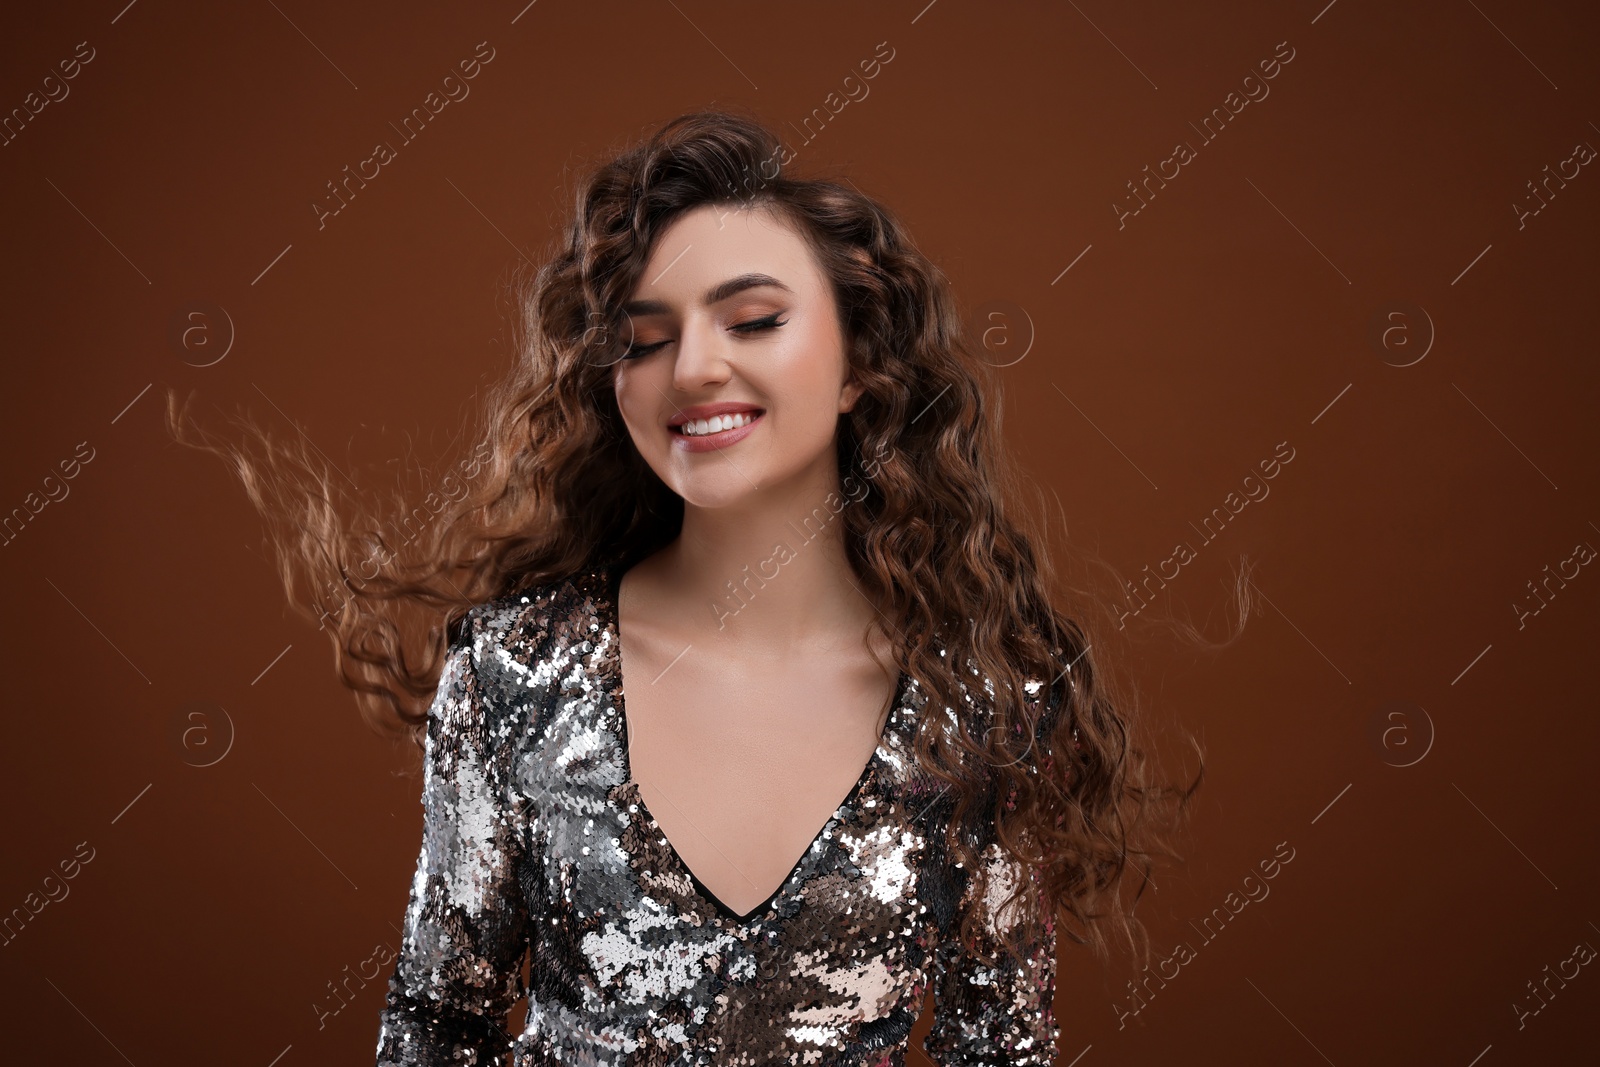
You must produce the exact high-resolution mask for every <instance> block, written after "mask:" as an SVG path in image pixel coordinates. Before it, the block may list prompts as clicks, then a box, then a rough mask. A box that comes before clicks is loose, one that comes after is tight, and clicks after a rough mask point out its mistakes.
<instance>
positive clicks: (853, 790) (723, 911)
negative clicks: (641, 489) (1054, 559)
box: [598, 565, 909, 923]
mask: <svg viewBox="0 0 1600 1067" xmlns="http://www.w3.org/2000/svg"><path fill="white" fill-rule="evenodd" d="M622 573H623V572H622V568H621V567H620V566H617V565H612V566H608V567H605V568H603V582H602V584H603V587H604V588H603V591H602V592H601V595H600V597H599V598H598V601H599V608H600V622H601V625H602V626H603V627H604V629H605V630H606V632H607V636H609V638H610V641H611V651H610V654H609V656H608V657H607V670H606V676H605V682H606V689H607V694H608V695H609V696H610V698H611V707H612V710H613V711H614V712H615V714H616V722H617V742H618V744H619V746H620V747H621V750H622V782H623V788H624V789H625V790H626V791H627V793H628V796H629V797H630V799H631V801H632V803H633V804H634V805H636V806H637V807H638V811H637V813H636V814H638V815H639V816H640V817H641V821H643V822H645V823H646V824H648V825H649V827H650V828H651V830H653V831H654V832H655V834H656V837H657V839H658V840H660V842H661V843H662V844H663V845H665V846H666V849H667V853H668V855H669V856H670V857H671V860H672V862H673V863H674V864H675V865H676V866H677V868H678V870H679V871H680V872H682V873H683V874H685V875H687V876H688V877H689V881H690V883H691V884H692V885H693V886H694V889H695V892H696V893H697V894H698V895H699V896H700V898H701V899H702V900H704V901H705V902H706V903H708V904H710V905H711V906H712V908H714V909H715V910H716V912H717V914H718V915H719V916H721V917H722V918H724V919H730V920H732V921H734V922H737V923H746V922H749V921H750V920H752V919H754V918H756V917H757V916H758V915H760V916H762V917H765V915H766V913H768V912H770V911H771V910H772V909H773V908H775V907H776V906H777V902H778V898H779V897H780V896H781V895H782V894H783V891H784V890H785V889H786V888H788V886H789V883H790V882H792V881H793V880H794V877H795V875H796V874H797V873H799V871H800V868H801V866H802V865H804V863H805V862H806V857H807V856H810V855H811V854H812V853H813V852H814V851H815V850H816V849H817V847H818V843H819V842H831V841H832V840H833V835H832V830H833V829H834V827H835V826H836V825H837V824H838V823H839V821H840V819H841V818H842V817H843V816H844V814H845V811H846V809H848V808H849V807H850V805H851V804H853V803H854V802H855V800H856V798H857V796H859V795H860V793H861V791H862V790H863V789H864V788H865V787H866V785H867V782H868V781H869V780H871V778H872V776H873V771H874V770H875V769H876V768H877V767H878V765H879V764H880V763H881V762H882V760H883V758H884V756H883V752H884V747H885V746H886V745H887V744H888V743H889V734H890V731H891V730H892V728H893V724H894V721H895V718H896V716H898V715H899V714H900V709H901V705H902V703H903V702H904V700H905V697H906V690H907V686H908V683H909V678H908V676H907V675H906V673H905V672H904V671H901V672H900V677H899V679H898V681H896V683H895V690H894V697H893V698H892V699H891V700H890V703H889V713H888V714H887V715H886V716H884V724H883V729H882V731H881V732H880V734H879V736H878V744H877V747H876V748H874V749H873V750H872V755H870V756H868V757H867V762H866V765H865V766H864V767H862V768H861V773H860V775H858V776H857V777H856V780H855V784H854V785H852V786H851V787H850V791H849V792H848V793H846V794H845V797H844V799H843V800H841V801H840V802H839V804H838V805H837V806H836V807H835V808H834V809H833V814H831V815H829V816H828V820H827V821H826V822H824V823H823V824H822V828H821V829H819V830H818V831H817V832H816V833H815V834H813V835H812V837H811V840H810V841H809V842H807V844H806V847H805V848H804V849H803V850H802V851H801V853H800V856H799V858H798V859H796V860H795V861H794V864H793V865H792V866H791V867H790V868H789V873H788V874H786V875H784V877H783V880H782V881H780V882H779V883H778V885H777V887H776V888H774V889H773V890H772V892H771V893H769V894H767V898H766V899H765V900H763V901H762V902H761V903H760V904H757V905H756V906H755V907H754V908H752V909H750V910H749V911H747V912H745V913H743V914H740V913H739V912H737V911H734V910H733V908H732V907H730V906H729V905H728V904H727V903H725V902H724V901H723V900H722V898H721V897H719V896H717V895H716V894H715V893H713V892H712V891H711V889H710V887H708V886H707V885H706V884H705V883H704V882H702V881H701V880H700V876H699V875H697V874H695V873H694V869H693V868H691V867H690V866H689V864H688V863H687V862H685V861H684V858H683V855H682V853H680V852H679V851H678V848H677V846H676V845H674V844H673V843H672V841H671V839H670V838H668V837H667V832H666V831H665V830H663V829H662V828H661V824H660V823H658V822H657V821H656V818H655V816H654V815H653V814H651V812H650V805H649V804H647V803H645V799H644V794H643V793H642V792H640V790H639V783H638V782H636V781H634V778H633V761H632V759H631V757H630V756H629V753H628V712H627V694H626V693H625V692H624V691H623V672H622V611H621V608H620V607H619V605H618V601H619V599H620V596H621V592H622ZM713 847H715V846H713ZM719 851H720V850H719Z"/></svg>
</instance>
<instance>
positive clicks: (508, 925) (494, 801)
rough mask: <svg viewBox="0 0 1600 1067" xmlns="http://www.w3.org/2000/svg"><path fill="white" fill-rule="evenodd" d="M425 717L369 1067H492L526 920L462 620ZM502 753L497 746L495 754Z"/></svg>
mask: <svg viewBox="0 0 1600 1067" xmlns="http://www.w3.org/2000/svg"><path fill="white" fill-rule="evenodd" d="M465 621H466V623H467V625H466V626H465V627H464V630H463V633H462V635H461V636H460V637H457V638H453V639H452V641H451V643H450V646H449V649H448V652H447V653H446V657H445V666H444V670H443V673H442V674H441V676H440V679H439V688H438V691H437V693H436V694H435V696H434V700H433V705H432V707H431V708H430V709H429V711H428V727H427V736H426V742H425V746H424V756H423V784H422V809H423V831H422V849H421V853H420V855H419V856H418V857H417V866H416V874H415V876H414V877H413V879H412V882H411V893H410V900H409V903H408V905H407V907H406V913H405V930H404V931H403V933H402V937H401V948H400V952H399V958H398V960H397V961H396V964H395V968H394V971H393V973H392V975H391V977H390V978H389V985H388V994H387V997H386V1000H385V1004H384V1008H383V1013H382V1016H381V1028H380V1030H379V1034H378V1053H377V1063H378V1067H400V1065H405V1067H410V1065H424V1064H426V1065H433V1064H446V1063H448V1064H453V1065H461V1064H479V1065H482V1064H503V1063H504V1062H505V1060H506V1053H507V1052H508V1051H509V1049H510V1047H511V1042H510V1037H509V1035H508V1034H507V1032H506V1029H505V1020H506V1014H507V1013H508V1012H509V1011H510V1008H511V1005H512V1003H513V1002H514V1001H515V1000H516V998H517V996H518V995H519V993H520V986H521V979H522V974H521V970H522V958H523V954H524V952H525V951H526V950H527V944H528V937H529V932H530V920H529V913H528V908H527V906H526V903H525V900H524V897H523V893H522V890H521V887H520V884H519V881H518V878H517V871H518V868H519V865H520V858H521V849H522V846H521V843H520V839H519V836H518V835H519V825H520V823H519V820H518V813H517V811H516V810H515V808H514V806H513V805H512V804H511V803H510V802H509V799H508V798H509V796H510V795H511V794H510V791H508V790H507V789H506V788H505V781H506V774H505V772H504V771H503V770H502V769H501V768H500V767H499V766H498V761H497V759H496V753H495V749H494V746H493V744H492V742H493V739H494V728H493V720H492V718H491V717H490V716H489V715H488V714H487V712H488V710H489V707H488V704H489V702H488V700H486V697H485V690H484V687H483V685H482V683H481V681H480V678H479V674H478V669H477V662H476V656H475V653H474V649H473V645H474V638H475V636H476V635H477V634H478V633H479V631H480V628H479V626H478V624H477V620H476V619H474V618H471V617H469V618H468V619H467V620H465ZM501 747H502V748H504V747H506V746H501Z"/></svg>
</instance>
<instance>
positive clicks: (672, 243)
mask: <svg viewBox="0 0 1600 1067" xmlns="http://www.w3.org/2000/svg"><path fill="white" fill-rule="evenodd" d="M756 273H759V274H770V275H772V276H773V277H774V278H777V279H778V280H779V281H781V282H783V283H784V284H785V285H787V286H789V288H791V289H793V290H794V291H795V292H796V293H797V294H803V295H815V294H816V293H817V292H819V291H820V290H821V289H822V288H823V276H822V269H821V267H820V266H818V264H817V262H816V257H815V256H813V255H812V252H811V247H810V246H809V245H808V244H807V243H806V241H805V239H804V238H802V237H801V236H800V235H799V234H798V233H797V232H795V230H794V228H793V226H792V225H791V224H790V223H789V222H788V221H787V220H786V219H783V218H781V217H780V216H778V215H776V214H774V213H773V212H772V211H770V210H769V209H766V208H762V207H747V206H736V205H732V204H705V205H702V206H700V207H697V208H694V209H693V210H691V211H688V212H686V213H684V215H682V216H681V217H680V218H678V219H676V220H674V221H673V223H672V225H670V226H669V227H667V229H666V230H664V231H662V233H661V235H660V236H659V237H658V238H657V239H656V243H655V247H654V248H652V249H651V251H650V258H649V260H648V261H647V262H646V264H645V268H644V271H643V272H642V273H641V274H640V277H639V282H638V284H637V285H636V286H635V287H634V291H633V293H632V298H634V299H639V298H645V297H651V298H656V299H663V300H668V301H670V302H672V303H674V304H676V305H678V306H680V307H682V306H689V305H693V304H697V303H699V302H700V300H701V297H702V295H703V294H705V293H706V292H707V290H709V289H711V288H712V287H713V286H715V285H716V284H717V283H718V282H721V281H724V280H726V279H728V278H731V277H733V276H734V275H739V274H756Z"/></svg>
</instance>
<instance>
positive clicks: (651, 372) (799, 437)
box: [614, 207, 898, 914]
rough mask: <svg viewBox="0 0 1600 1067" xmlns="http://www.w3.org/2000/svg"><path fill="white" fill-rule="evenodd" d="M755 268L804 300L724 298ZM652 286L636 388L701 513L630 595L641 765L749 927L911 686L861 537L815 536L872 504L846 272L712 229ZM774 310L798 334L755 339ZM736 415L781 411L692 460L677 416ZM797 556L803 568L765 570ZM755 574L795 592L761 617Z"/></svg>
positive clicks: (623, 403)
mask: <svg viewBox="0 0 1600 1067" xmlns="http://www.w3.org/2000/svg"><path fill="white" fill-rule="evenodd" d="M752 272H759V273H762V274H766V275H769V276H771V277H772V278H775V279H777V280H778V281H780V282H781V283H782V285H783V286H785V287H787V290H785V289H784V288H780V287H776V286H759V287H754V288H747V289H744V290H742V291H741V292H739V293H737V294H734V295H732V296H729V297H726V298H724V299H722V300H720V301H717V302H715V303H711V304H706V303H704V302H703V297H704V295H705V294H706V293H707V291H708V290H709V289H710V288H711V287H712V286H714V285H717V284H719V283H722V282H725V281H727V280H728V279H730V278H734V277H737V276H739V275H743V274H747V273H752ZM642 278H643V280H642V281H641V283H640V285H639V287H638V288H637V290H636V291H635V293H634V294H633V297H634V299H635V300H650V301H658V302H660V304H661V305H664V310H662V309H656V310H651V311H649V312H648V313H640V314H635V315H633V317H632V320H631V325H632V342H633V344H634V345H636V346H639V347H640V348H641V349H642V351H643V353H644V354H641V355H639V356H637V357H636V358H632V359H629V360H626V361H624V362H622V363H619V364H618V366H617V368H616V371H615V375H614V385H615V389H616V395H617V402H618V407H619V409H620V410H621V412H622V415H623V419H624V421H625V422H626V423H627V425H628V429H629V432H630V434H631V435H632V437H633V440H634V443H635V445H636V446H637V447H638V448H639V451H640V454H641V455H642V456H643V457H644V458H645V460H646V462H648V463H649V464H650V466H651V468H652V469H653V470H654V471H655V472H656V473H657V474H658V475H659V476H660V477H661V478H662V480H663V481H664V482H666V483H667V485H669V486H670V487H671V488H672V489H673V490H674V491H675V492H677V493H678V494H679V495H680V496H681V497H683V499H684V525H683V531H682V534H681V535H680V536H679V538H678V539H677V540H676V541H674V542H673V543H672V544H670V545H668V546H667V547H666V548H664V549H662V550H661V551H659V552H657V553H656V554H655V555H653V556H651V557H650V558H648V559H646V560H644V561H642V562H641V563H639V564H638V565H636V566H634V567H633V568H632V569H631V570H629V571H628V572H627V574H625V575H624V576H623V580H622V583H621V593H620V596H619V598H618V605H617V608H618V620H619V632H620V635H621V637H622V642H621V650H622V651H621V662H622V672H623V677H624V704H625V713H626V717H627V727H628V741H629V744H628V748H629V762H630V767H631V770H632V776H633V779H634V781H635V782H636V783H637V784H638V787H639V791H640V793H641V794H642V795H643V797H644V801H645V804H646V805H647V806H648V807H649V809H650V814H651V815H652V816H654V818H655V820H656V822H657V824H658V825H659V826H660V827H661V830H662V832H663V833H664V834H665V835H666V837H667V838H668V840H669V842H670V843H671V844H672V846H673V848H674V849H675V850H676V851H677V853H678V855H679V858H680V859H681V860H682V861H683V862H684V864H685V865H687V866H688V867H689V869H690V870H691V871H693V872H694V874H695V875H696V876H697V877H698V878H699V879H700V880H701V882H702V883H703V884H704V885H705V886H706V887H707V888H708V889H709V890H710V891H711V892H712V893H713V894H714V895H715V896H716V897H717V898H718V899H719V900H721V901H722V902H723V903H724V904H725V905H726V906H728V907H729V908H731V909H733V910H734V911H735V912H738V913H741V914H743V913H746V912H749V911H750V910H751V909H753V908H755V907H757V906H758V905H760V904H761V903H762V902H764V901H765V900H766V899H767V898H768V897H769V896H770V895H771V894H772V893H773V892H774V891H775V890H776V889H777V888H778V887H779V886H780V884H781V883H782V882H783V880H784V879H785V878H786V877H787V876H788V874H789V873H790V871H791V870H792V869H793V867H794V866H795V864H796V862H797V861H798V860H799V859H800V858H801V857H802V856H803V854H804V852H805V850H806V849H807V848H808V847H809V846H810V845H811V843H812V841H813V840H814V839H815V838H816V837H817V835H818V833H819V832H820V831H821V829H822V828H823V825H824V824H825V823H826V822H827V820H828V819H829V818H830V817H831V816H832V815H833V814H834V812H835V810H836V809H837V808H838V806H839V804H840V802H841V801H843V800H844V798H845V796H846V794H848V793H849V791H850V789H851V787H852V786H854V784H855V783H856V781H857V779H858V778H859V777H860V776H861V773H862V770H863V768H864V767H865V765H866V764H867V762H868V760H869V759H870V758H871V756H872V753H873V751H874V749H875V748H876V747H877V745H878V743H879V739H880V737H881V734H882V730H883V726H884V722H885V719H886V716H887V714H888V711H889V705H890V702H891V700H892V697H893V695H894V691H895V684H896V682H897V680H898V679H897V676H896V675H895V673H894V672H893V670H892V668H890V669H886V668H885V667H883V666H880V664H879V663H878V662H875V661H874V659H873V657H872V655H871V653H870V652H869V645H868V639H867V638H865V637H864V634H866V633H867V631H868V626H869V623H870V624H871V625H872V630H871V637H870V640H871V642H872V646H871V647H872V648H875V649H876V650H877V652H878V654H879V656H880V658H881V659H882V660H883V662H884V663H891V662H892V661H891V660H890V658H889V654H888V653H889V641H888V638H887V636H886V635H885V634H884V631H883V619H882V616H881V614H880V612H879V610H878V608H877V606H875V605H873V604H872V603H869V601H868V600H867V599H866V597H865V595H864V594H863V592H862V591H861V589H860V587H859V582H858V580H857V579H856V576H855V575H854V573H853V572H852V570H851V568H850V566H849V563H848V561H847V558H846V556H845V552H844V547H843V542H842V540H841V536H840V529H841V522H840V520H839V519H838V518H837V517H836V518H834V519H833V521H830V522H826V523H824V524H822V525H821V528H820V530H818V529H810V530H807V531H806V533H800V532H797V527H800V526H801V525H802V524H803V523H804V522H805V521H806V517H807V516H811V515H814V514H817V511H816V509H818V508H821V509H822V513H829V514H831V512H829V509H828V508H827V506H826V505H825V503H824V502H825V501H826V500H827V499H828V496H829V494H830V493H833V494H837V496H836V497H835V502H836V503H837V501H838V500H839V499H844V501H845V503H844V506H845V507H850V506H853V504H852V503H851V502H849V500H848V498H844V496H843V494H842V493H840V486H839V476H838V471H837V467H836V461H835V455H836V451H835V450H836V448H837V438H836V434H837V424H838V419H839V416H840V415H841V414H842V413H843V412H846V411H849V410H850V408H851V407H852V406H853V405H854V403H855V401H856V399H857V398H858V397H859V395H860V388H859V386H857V385H856V384H855V383H854V382H853V380H852V379H851V375H850V372H849V367H848V362H847V360H846V357H845V351H844V339H843V335H842V330H841V328H840V325H839V318H838V312H837V308H836V307H835V304H834V301H833V297H832V290H831V288H830V287H829V286H828V284H827V278H826V275H825V274H824V273H823V272H822V270H821V268H820V267H819V266H818V265H817V264H816V262H815V260H814V259H813V257H812V256H811V253H810V251H809V249H808V248H807V247H806V246H805V244H804V242H803V241H802V240H801V238H800V237H799V236H798V235H797V234H795V233H794V232H793V231H792V230H791V229H790V228H789V227H788V224H787V223H785V222H782V221H779V220H776V219H774V218H773V217H772V216H770V215H768V214H766V213H765V212H761V211H753V210H750V209H737V210H736V209H731V208H728V207H717V208H710V207H707V208H701V209H698V210H696V211H693V212H690V213H689V214H687V215H685V216H684V217H682V218H680V219H679V220H678V221H677V222H676V223H675V224H674V225H673V226H672V227H670V228H669V229H668V230H667V231H666V232H665V233H663V234H662V235H661V237H660V239H659V240H658V241H657V245H656V247H655V248H654V249H653V250H652V254H651V260H650V263H649V264H648V265H647V267H646V270H645V271H644V273H643V275H642ZM774 313H778V315H779V317H780V318H781V320H782V322H783V325H782V326H781V327H780V328H776V329H766V330H761V331H758V332H754V333H752V332H747V331H740V330H736V329H734V328H733V327H735V326H738V325H740V324H743V323H748V322H751V321H755V320H759V319H761V318H763V317H769V316H772V315H773V314H774ZM662 342H665V343H664V344H663V343H662ZM657 345H659V347H651V346H657ZM720 401H738V402H742V403H746V404H749V405H753V406H755V407H758V408H760V409H761V410H762V416H761V418H760V420H759V421H758V422H757V423H756V424H755V425H754V427H753V428H752V430H751V432H750V433H749V434H748V435H747V436H746V437H745V438H744V439H743V440H740V441H738V442H736V443H734V444H732V445H730V446H728V447H727V448H724V449H718V450H714V451H704V452H692V451H689V450H686V449H684V448H683V447H682V442H681V441H680V440H678V439H677V435H676V433H675V431H673V430H671V429H670V428H669V426H668V420H669V419H671V418H672V416H674V415H675V414H677V413H679V412H680V411H682V410H683V409H684V408H687V407H691V406H694V405H700V404H707V403H716V402H720ZM807 534H809V535H810V539H809V540H808V539H807ZM780 544H781V545H784V546H787V547H788V549H789V550H790V551H789V552H788V553H786V554H785V556H786V558H785V560H784V562H782V564H781V566H776V567H775V566H773V565H772V564H770V563H768V564H767V565H766V566H765V567H764V568H763V567H760V566H758V565H760V564H761V563H762V561H770V560H771V559H772V558H773V555H774V548H775V546H777V545H780ZM747 565H748V566H749V567H750V568H751V570H758V569H764V571H765V573H766V574H769V575H770V574H772V573H773V572H774V570H775V571H776V577H772V578H771V579H770V580H768V581H766V583H765V584H764V585H762V586H760V587H759V588H758V589H756V590H755V591H754V593H753V594H752V593H750V592H746V593H744V594H743V602H742V603H741V601H740V600H738V599H735V598H733V597H732V596H730V595H729V593H728V588H727V584H728V582H729V581H737V580H739V579H740V578H741V577H742V572H743V569H744V568H745V567H746V566H747ZM733 609H736V610H733Z"/></svg>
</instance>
